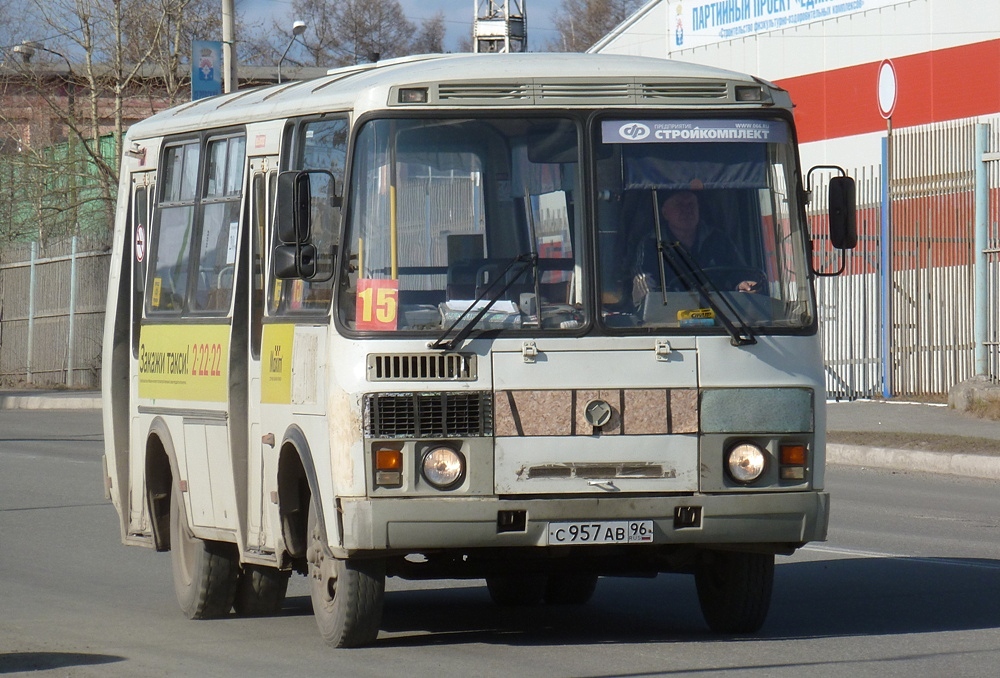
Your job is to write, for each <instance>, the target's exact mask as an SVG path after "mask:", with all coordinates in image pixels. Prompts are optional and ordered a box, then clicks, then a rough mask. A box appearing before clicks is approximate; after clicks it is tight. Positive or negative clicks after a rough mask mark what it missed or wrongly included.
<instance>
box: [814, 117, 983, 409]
mask: <svg viewBox="0 0 1000 678" xmlns="http://www.w3.org/2000/svg"><path fill="white" fill-rule="evenodd" d="M977 134H978V135H980V137H981V139H980V140H979V141H978V142H977ZM990 149H997V150H1000V125H998V123H997V122H996V121H994V122H991V123H990V124H989V125H984V124H977V123H976V122H975V121H956V122H948V123H941V124H936V125H927V126H922V127H918V128H910V129H905V130H897V131H896V132H895V133H894V135H893V138H892V141H891V143H886V145H885V148H884V156H883V157H884V162H883V166H882V167H880V168H866V169H863V170H860V171H856V172H852V173H851V174H852V175H854V176H855V179H856V180H857V182H858V234H859V243H858V248H857V249H856V250H855V251H853V252H850V253H848V254H847V264H846V270H845V274H844V275H842V276H840V277H839V278H826V279H821V280H820V282H819V285H818V287H817V291H818V297H819V303H820V314H821V331H822V333H823V340H824V355H825V360H826V369H827V392H828V395H829V396H830V397H831V398H846V399H853V398H859V397H880V396H885V397H888V396H904V397H907V396H908V397H913V396H943V395H945V394H947V393H948V391H949V389H950V388H951V387H952V386H954V385H955V384H957V383H960V382H962V381H965V380H966V379H969V378H970V377H973V376H976V375H982V376H986V377H990V378H992V379H994V380H996V379H997V378H998V376H1000V371H998V366H1000V358H998V348H1000V345H998V342H997V333H998V327H1000V309H998V300H997V297H998V285H1000V271H998V266H1000V263H998V252H1000V249H998V231H997V229H998V226H997V223H998V215H1000V167H997V164H998V161H1000V153H998V152H997V150H994V151H992V152H991V151H990ZM890 177H891V178H890ZM887 179H888V182H887ZM886 188H888V191H886ZM887 195H888V196H890V197H891V200H886V196H887ZM812 209H813V210H814V211H815V212H816V214H817V215H818V214H819V213H821V212H822V206H821V205H815V206H813V208H812ZM815 218H818V216H817V217H814V219H815ZM822 254H825V255H826V256H830V255H829V252H828V250H825V251H824V252H823V253H822Z"/></svg>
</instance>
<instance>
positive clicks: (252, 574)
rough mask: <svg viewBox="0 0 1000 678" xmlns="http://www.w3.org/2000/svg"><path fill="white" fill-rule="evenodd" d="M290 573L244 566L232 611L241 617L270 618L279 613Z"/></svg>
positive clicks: (268, 568)
mask: <svg viewBox="0 0 1000 678" xmlns="http://www.w3.org/2000/svg"><path fill="white" fill-rule="evenodd" d="M290 575H291V572H290V571H282V570H279V569H277V568H274V567H266V566H263V565H244V566H243V573H242V574H241V575H240V581H239V585H238V586H237V588H236V600H235V601H233V609H235V610H236V614H238V615H240V616H242V617H270V616H271V615H275V614H278V612H280V611H281V604H282V603H283V602H285V593H286V592H287V591H288V578H289V576H290Z"/></svg>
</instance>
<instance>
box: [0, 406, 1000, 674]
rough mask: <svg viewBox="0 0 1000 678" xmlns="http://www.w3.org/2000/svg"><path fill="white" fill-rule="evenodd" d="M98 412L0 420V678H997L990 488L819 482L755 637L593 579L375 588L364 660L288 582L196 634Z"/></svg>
mask: <svg viewBox="0 0 1000 678" xmlns="http://www.w3.org/2000/svg"><path fill="white" fill-rule="evenodd" d="M100 457H101V443H100V421H99V415H98V414H97V413H96V412H86V411H82V412H59V411H37V412H23V411H22V412H17V411H9V412H0V674H8V675H10V674H16V673H18V672H31V675H33V676H48V675H52V676H56V675H58V676H162V675H169V676H194V675H198V676H208V675H211V676H265V675H267V676H273V675H296V676H314V675H315V676H319V675H325V676H388V675H396V676H399V675H403V676H407V677H410V676H434V677H435V678H442V677H450V676H546V678H556V677H560V676H581V677H584V676H585V677H596V676H626V677H630V678H638V677H644V676H677V675H691V676H731V675H734V674H739V675H741V676H743V675H748V676H801V675H803V674H804V673H806V672H808V673H809V674H810V676H811V678H812V677H814V676H880V677H883V676H906V677H907V678H911V677H912V676H915V675H919V676H922V675H994V673H995V669H996V666H997V665H998V663H1000V630H998V629H1000V605H997V603H996V601H997V600H998V599H1000V538H998V537H1000V518H998V516H1000V492H997V489H998V484H997V483H995V482H988V481H980V480H968V479H956V478H935V477H928V476H922V475H911V474H902V473H892V472H880V471H870V470H861V469H853V468H845V467H831V468H830V469H829V470H828V473H827V478H828V483H829V488H828V489H830V491H831V492H832V493H833V497H834V502H833V511H832V518H831V531H830V540H829V541H828V542H826V543H823V544H817V545H812V546H810V547H807V548H806V549H804V550H802V551H800V552H799V553H798V554H796V555H795V556H792V557H789V558H779V560H778V567H777V573H776V581H775V594H774V599H773V603H772V607H771V614H770V617H769V619H768V622H767V624H766V625H765V627H764V629H763V630H762V632H761V633H760V634H758V635H757V636H754V637H751V638H738V639H731V638H723V637H719V636H715V635H713V634H711V633H710V632H708V631H707V629H706V628H705V626H704V624H703V622H702V620H701V617H700V613H699V611H698V605H697V599H696V596H695V592H694V585H693V581H692V580H691V579H690V578H688V577H683V576H660V577H658V578H656V579H652V580H650V579H602V580H601V582H600V584H599V586H598V590H597V594H596V596H595V597H594V599H593V600H592V601H591V603H590V604H588V605H586V606H583V607H578V608H575V607H537V608H531V609H528V610H512V609H501V608H497V607H495V606H493V605H492V604H491V603H490V601H489V597H488V595H487V593H486V590H485V586H483V585H482V582H430V583H422V584H414V583H411V582H401V581H397V580H390V593H389V594H388V595H387V596H386V610H385V617H384V622H383V631H382V633H381V635H380V637H379V640H378V642H377V644H376V646H375V647H373V648H366V649H362V650H346V651H345V650H333V649H330V648H328V647H327V646H325V645H324V644H323V642H322V641H321V639H320V637H319V635H318V632H317V631H316V628H315V624H314V622H313V619H312V616H311V609H310V604H309V598H308V595H307V589H306V586H305V580H304V579H303V578H301V577H294V578H293V580H292V585H291V587H290V589H289V598H288V600H287V602H286V605H285V608H284V610H283V613H282V614H281V615H280V616H279V617H274V618H270V619H240V618H236V617H233V618H230V619H226V620H221V621H202V622H192V621H188V620H186V619H184V618H183V616H182V615H181V613H180V612H179V610H178V609H177V606H176V603H175V601H174V598H173V590H172V586H171V578H170V562H169V557H168V556H167V555H166V554H156V553H153V552H151V551H147V550H144V549H138V548H133V547H128V548H126V547H124V546H122V545H120V542H119V535H118V528H117V521H116V516H115V514H114V509H113V508H112V507H111V505H110V504H108V503H105V501H104V498H103V489H102V485H101V480H100V476H101V471H100V469H101V466H100Z"/></svg>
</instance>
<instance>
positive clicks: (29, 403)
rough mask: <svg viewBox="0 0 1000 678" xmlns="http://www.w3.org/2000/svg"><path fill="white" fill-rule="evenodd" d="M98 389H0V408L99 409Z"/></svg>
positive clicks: (99, 397)
mask: <svg viewBox="0 0 1000 678" xmlns="http://www.w3.org/2000/svg"><path fill="white" fill-rule="evenodd" d="M99 409H101V393H100V391H70V390H65V391H62V390H41V389H39V390H17V391H0V410H99Z"/></svg>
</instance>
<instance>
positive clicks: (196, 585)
mask: <svg viewBox="0 0 1000 678" xmlns="http://www.w3.org/2000/svg"><path fill="white" fill-rule="evenodd" d="M170 565H171V570H172V571H173V575H174V592H175V593H176V594H177V603H178V604H179V605H180V607H181V610H182V611H183V612H184V614H185V615H186V616H187V617H188V619H217V618H219V617H225V616H226V615H228V614H229V611H230V610H231V609H232V607H233V599H234V598H235V597H236V583H237V580H238V578H239V573H240V564H239V553H238V552H237V550H236V545H235V544H227V543H224V542H217V541H206V540H204V539H199V538H198V537H196V536H194V534H193V533H192V532H191V528H190V527H189V526H188V521H187V516H186V514H185V512H184V500H183V499H182V498H181V492H180V490H179V489H178V488H177V486H176V485H174V487H173V489H172V490H171V492H170Z"/></svg>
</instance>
